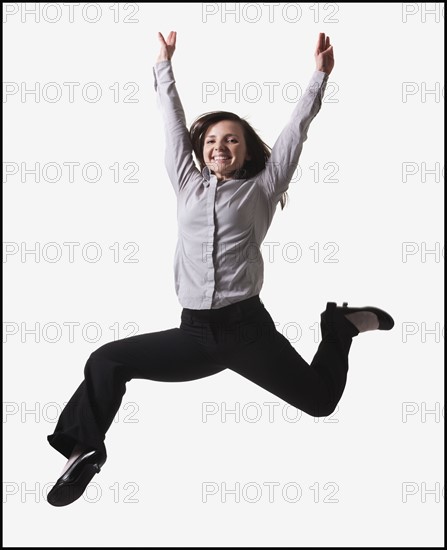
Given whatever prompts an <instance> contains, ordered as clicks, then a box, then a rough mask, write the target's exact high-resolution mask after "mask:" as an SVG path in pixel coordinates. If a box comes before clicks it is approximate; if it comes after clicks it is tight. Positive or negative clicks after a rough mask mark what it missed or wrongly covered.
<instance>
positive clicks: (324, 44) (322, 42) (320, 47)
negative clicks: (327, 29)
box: [315, 32, 331, 54]
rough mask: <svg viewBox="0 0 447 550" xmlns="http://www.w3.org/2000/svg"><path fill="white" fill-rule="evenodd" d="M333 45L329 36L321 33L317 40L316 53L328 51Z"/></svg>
mask: <svg viewBox="0 0 447 550" xmlns="http://www.w3.org/2000/svg"><path fill="white" fill-rule="evenodd" d="M330 45H331V40H330V38H329V36H326V35H325V33H324V32H320V34H319V35H318V40H317V47H316V52H315V53H317V54H319V53H321V52H323V51H325V50H327V49H328V48H329V47H330Z"/></svg>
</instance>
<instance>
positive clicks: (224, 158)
mask: <svg viewBox="0 0 447 550" xmlns="http://www.w3.org/2000/svg"><path fill="white" fill-rule="evenodd" d="M211 160H214V161H215V162H227V161H229V160H231V157H228V156H224V155H219V156H215V157H212V159H211Z"/></svg>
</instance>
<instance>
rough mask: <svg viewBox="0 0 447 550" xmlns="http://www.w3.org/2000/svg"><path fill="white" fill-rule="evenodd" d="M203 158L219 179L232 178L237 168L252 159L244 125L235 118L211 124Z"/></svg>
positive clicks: (207, 133)
mask: <svg viewBox="0 0 447 550" xmlns="http://www.w3.org/2000/svg"><path fill="white" fill-rule="evenodd" d="M203 159H204V161H205V164H206V165H207V166H208V168H209V169H210V170H212V171H213V172H214V173H215V174H216V176H217V179H218V180H223V179H230V178H231V174H232V173H233V172H234V171H235V170H238V169H239V168H242V167H243V166H244V164H245V161H246V160H250V158H249V155H248V154H247V145H246V143H245V137H244V130H243V128H242V126H241V125H240V124H239V123H238V122H236V121H233V120H221V121H220V122H217V123H216V124H214V125H213V126H210V127H209V128H208V130H207V132H206V134H205V141H204V145H203Z"/></svg>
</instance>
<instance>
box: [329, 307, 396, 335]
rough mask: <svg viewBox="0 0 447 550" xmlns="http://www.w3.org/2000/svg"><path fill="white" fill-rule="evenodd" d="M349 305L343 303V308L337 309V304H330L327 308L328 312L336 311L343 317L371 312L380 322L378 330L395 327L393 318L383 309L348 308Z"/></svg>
mask: <svg viewBox="0 0 447 550" xmlns="http://www.w3.org/2000/svg"><path fill="white" fill-rule="evenodd" d="M347 305H348V302H343V306H342V307H340V306H338V307H337V304H336V303H334V302H328V303H327V306H326V308H327V309H328V310H330V309H336V310H337V312H340V313H343V315H347V314H349V313H358V312H360V311H369V312H370V313H374V314H375V315H376V316H377V319H378V320H379V327H378V330H391V329H392V328H393V327H394V320H393V318H392V317H391V315H390V314H389V313H387V312H386V311H383V309H379V308H377V307H371V306H366V307H347ZM348 321H349V319H348ZM350 322H351V321H350Z"/></svg>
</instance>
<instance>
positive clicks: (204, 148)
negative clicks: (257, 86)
mask: <svg viewBox="0 0 447 550" xmlns="http://www.w3.org/2000/svg"><path fill="white" fill-rule="evenodd" d="M158 38H159V40H160V45H161V49H160V54H159V56H158V58H157V60H156V63H155V65H154V68H153V73H154V86H155V91H156V93H157V101H158V104H159V107H160V109H161V113H162V117H163V121H164V131H165V137H166V156H165V164H166V169H167V173H168V176H169V179H170V181H171V184H172V186H173V188H174V192H175V194H176V198H177V220H178V242H177V247H176V250H175V264H174V265H175V267H174V273H175V289H176V293H177V296H178V300H179V302H180V304H181V306H182V308H183V309H182V312H181V322H180V327H176V328H171V329H168V330H162V331H159V332H152V333H148V334H141V335H137V336H132V337H129V338H124V339H121V340H116V341H114V342H109V343H107V344H104V345H102V346H101V347H99V348H98V349H97V350H95V351H94V352H93V353H92V354H91V355H90V357H89V358H88V360H87V362H86V365H85V368H84V380H83V381H82V383H81V384H80V386H79V387H78V389H77V390H76V391H75V393H74V394H73V396H72V397H71V399H70V401H69V402H68V403H67V405H66V407H65V408H64V409H63V411H62V412H61V415H60V417H59V419H58V423H57V425H56V428H55V430H54V433H53V434H51V435H49V436H48V437H47V439H48V442H49V443H50V445H51V446H52V447H53V448H54V449H56V450H57V451H59V452H60V453H62V454H63V455H64V456H65V458H67V459H68V462H67V463H66V464H65V467H64V469H63V471H62V473H61V475H60V477H59V479H58V480H57V482H56V484H55V485H54V486H53V488H52V489H51V491H50V492H49V493H48V502H49V503H50V504H52V505H53V506H65V505H67V504H70V503H72V502H73V501H75V500H76V499H78V498H79V497H80V496H81V495H82V494H83V492H84V490H85V488H86V487H87V485H88V483H89V482H90V480H91V479H92V478H93V476H94V475H95V474H96V473H98V472H99V471H100V469H101V467H102V466H103V464H104V463H105V461H106V458H107V454H106V448H105V445H104V440H105V434H106V432H107V430H108V429H109V427H110V425H111V423H112V422H113V419H114V418H115V415H116V413H117V412H118V409H119V407H120V404H121V402H122V398H123V395H124V393H125V391H126V383H127V382H129V381H130V380H132V379H138V378H139V379H145V380H156V381H163V382H182V381H189V380H198V379H200V378H203V377H206V376H210V375H212V374H216V373H218V372H221V371H223V370H224V369H231V370H232V371H234V372H236V373H238V374H239V375H241V376H243V377H245V378H247V379H248V380H251V381H252V382H254V383H255V384H257V385H258V386H260V387H262V388H264V389H265V390H267V391H269V392H271V393H272V394H274V395H276V396H277V397H279V398H281V399H283V400H284V401H286V402H287V403H288V404H290V405H292V406H294V407H296V408H297V409H300V410H302V411H304V412H305V413H307V414H309V415H311V416H315V417H319V416H328V415H330V414H331V413H332V412H333V411H334V410H335V408H336V406H337V404H338V402H339V400H340V398H341V396H342V394H343V391H344V388H345V385H346V379H347V372H348V354H349V350H350V347H351V343H352V339H353V337H355V336H357V335H358V334H359V333H362V332H366V331H370V330H377V329H379V330H390V329H391V328H392V327H393V325H394V321H393V319H392V318H391V317H390V315H389V314H388V313H386V312H385V311H383V310H381V309H378V308H375V307H370V306H368V307H355V308H354V307H347V303H344V304H343V306H337V304H336V303H334V302H328V303H327V305H326V309H325V311H323V313H321V336H322V339H321V342H320V344H319V346H318V350H317V352H316V354H315V357H314V358H313V360H312V362H311V364H310V365H309V364H308V363H306V361H304V359H303V358H302V357H301V356H300V355H299V354H298V352H297V351H296V350H295V348H294V347H293V346H292V345H291V343H290V342H289V340H288V339H287V338H286V337H285V336H283V335H282V334H281V333H280V332H279V331H277V330H276V327H275V324H274V321H273V320H272V317H271V316H270V314H269V312H268V310H267V309H266V307H265V305H264V303H263V302H262V300H261V299H260V291H261V288H262V284H263V274H264V270H263V260H262V256H261V253H260V246H261V244H262V242H263V240H264V238H265V236H266V234H267V231H268V229H269V227H270V224H271V222H272V219H273V215H274V214H275V211H276V208H277V205H278V203H280V204H281V209H282V208H283V207H284V204H285V200H286V194H285V193H286V191H287V189H288V186H289V182H290V180H291V178H292V175H293V173H294V171H295V170H296V168H297V165H298V160H299V158H300V154H301V150H302V148H303V143H304V141H305V140H306V139H307V132H308V129H309V125H310V123H311V121H312V120H313V119H314V117H315V116H316V115H317V113H318V112H319V110H320V108H321V104H322V99H323V95H324V91H325V88H326V84H327V81H328V77H329V75H330V74H331V71H332V69H333V67H334V51H333V47H332V45H331V44H330V40H329V37H328V36H327V37H326V36H325V34H324V33H320V35H319V37H318V41H317V47H316V50H315V61H316V69H315V71H314V73H313V74H312V77H311V80H310V83H309V85H308V87H307V89H306V90H305V92H304V93H303V95H302V97H301V99H300V100H299V102H298V104H297V105H296V107H295V109H294V111H293V113H292V116H291V118H290V120H289V122H288V124H287V125H286V126H285V128H284V129H283V130H282V132H281V134H280V135H279V137H278V139H277V141H276V143H275V144H274V147H273V148H272V149H270V148H269V147H268V146H267V145H266V144H265V143H264V142H263V141H262V140H261V138H260V137H259V136H258V135H257V133H256V132H255V131H254V129H253V128H252V127H251V125H250V124H249V123H248V122H247V121H246V120H244V119H242V118H239V116H237V115H236V114H234V113H231V112H226V111H214V112H211V113H206V114H204V115H202V116H200V117H199V118H198V119H196V120H195V121H194V122H193V124H192V126H191V128H190V129H189V130H188V128H187V126H186V122H185V115H184V112H183V107H182V104H181V102H180V98H179V95H178V92H177V88H176V85H175V79H174V73H173V68H172V63H171V61H172V56H173V54H174V51H175V46H176V33H175V32H170V33H169V35H168V37H167V38H166V39H165V38H164V37H163V35H162V34H161V33H158ZM193 153H194V155H195V158H196V161H197V163H198V166H197V165H196V163H195V161H194V159H193Z"/></svg>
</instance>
